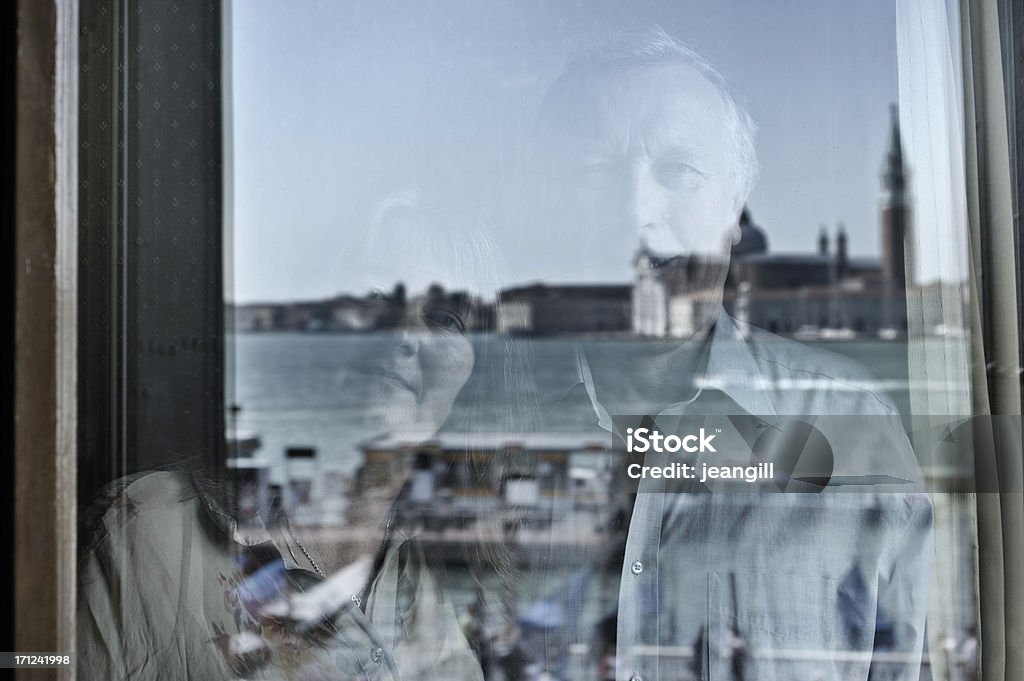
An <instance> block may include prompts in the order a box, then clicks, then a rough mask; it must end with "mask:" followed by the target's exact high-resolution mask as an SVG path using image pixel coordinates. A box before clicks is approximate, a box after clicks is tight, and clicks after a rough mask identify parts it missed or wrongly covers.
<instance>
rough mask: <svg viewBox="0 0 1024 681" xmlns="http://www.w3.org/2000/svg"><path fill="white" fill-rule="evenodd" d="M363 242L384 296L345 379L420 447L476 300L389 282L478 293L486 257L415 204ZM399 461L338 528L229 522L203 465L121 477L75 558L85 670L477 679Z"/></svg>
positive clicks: (462, 233) (446, 388) (135, 674)
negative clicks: (449, 284) (408, 293)
mask: <svg viewBox="0 0 1024 681" xmlns="http://www.w3.org/2000/svg"><path fill="white" fill-rule="evenodd" d="M369 234H370V236H369V246H368V247H367V249H366V253H365V254H363V258H364V259H366V260H367V264H368V265H369V267H368V268H367V269H369V270H372V271H373V272H374V274H375V275H376V276H377V278H378V280H379V282H380V283H381V284H383V285H384V286H385V288H384V289H383V290H391V291H393V293H392V294H390V295H388V296H382V298H386V300H382V303H381V309H383V310H384V312H383V313H382V314H383V315H384V317H383V318H382V319H383V320H384V321H383V322H382V323H383V324H386V325H390V326H391V327H392V328H391V330H390V331H389V332H388V333H386V334H379V335H377V336H374V338H375V339H377V341H378V342H368V343H366V344H365V346H366V347H365V352H364V353H363V354H362V355H360V356H359V357H358V358H357V360H356V361H354V362H353V365H352V366H351V367H350V369H351V371H350V372H349V379H348V381H347V382H346V387H347V389H351V390H358V391H360V394H361V395H363V396H364V398H365V418H366V419H367V421H368V428H370V429H371V430H373V431H377V432H381V433H385V432H387V433H393V434H394V433H401V434H402V437H403V441H404V442H407V443H412V444H413V445H415V443H416V442H422V441H424V440H426V439H427V438H429V437H430V436H432V435H433V434H434V433H435V432H436V431H437V429H438V428H439V427H440V426H441V424H442V423H443V422H444V421H445V420H446V419H448V418H449V416H450V415H451V412H452V407H453V404H454V403H455V400H456V397H457V395H458V394H459V391H460V390H461V389H462V388H463V386H464V385H465V384H466V382H467V380H468V379H469V378H470V375H471V373H472V372H473V368H474V365H475V364H476V362H477V352H476V350H475V348H474V343H473V342H472V340H471V338H470V337H469V335H468V333H467V329H468V328H469V324H470V319H469V315H470V314H471V313H472V305H471V301H470V298H469V297H468V296H457V295H454V296H453V295H447V294H444V293H443V291H442V290H441V289H440V288H439V287H432V288H431V290H430V291H429V292H428V294H427V295H424V296H421V297H418V298H415V299H413V300H408V301H406V300H401V298H403V297H404V296H403V295H402V291H401V288H399V287H395V285H394V282H397V281H402V280H406V279H408V280H411V281H420V280H426V281H456V282H467V281H468V282H469V283H468V285H469V286H472V287H474V288H476V290H486V288H487V287H486V285H485V283H486V282H488V281H492V277H493V276H494V271H495V263H494V253H493V251H492V249H491V248H490V245H489V242H488V241H487V239H486V238H485V237H484V236H483V235H482V234H481V233H480V230H479V229H478V226H477V225H474V224H473V221H472V220H463V221H460V220H459V219H452V218H451V216H450V215H449V214H447V213H446V212H444V211H436V210H430V209H427V208H424V207H423V206H421V205H419V203H418V201H417V200H416V199H415V198H414V197H411V196H406V197H398V198H396V199H392V200H390V201H388V202H387V203H385V204H383V205H382V207H381V209H380V210H379V211H378V212H377V215H376V216H375V219H374V220H373V224H372V227H371V229H370V230H369ZM410 255H415V257H414V258H410V257H409V256H410ZM389 270H392V271H389ZM417 270H418V271H417ZM425 275H426V276H425ZM474 277H475V279H474ZM388 314H391V315H392V317H391V319H390V320H388V319H387V318H386V317H387V315H388ZM494 345H495V347H498V348H499V352H502V353H504V356H503V357H502V358H499V360H500V361H499V362H498V364H500V365H503V366H502V369H501V370H499V371H498V372H497V374H499V375H501V376H503V377H504V378H505V380H508V378H509V377H510V376H512V377H513V379H515V380H518V378H521V376H518V378H517V376H516V375H517V374H521V373H522V371H521V367H522V364H521V363H520V364H519V365H517V366H518V367H519V368H518V369H510V367H512V366H513V365H516V362H514V361H512V360H511V359H510V357H511V356H510V355H509V354H508V353H507V351H506V346H504V345H502V344H498V343H496V344H494ZM492 359H493V358H492ZM491 363H492V364H493V362H491ZM506 387H507V386H491V388H490V389H491V390H502V389H505V388H506ZM511 411H514V410H511ZM511 411H510V412H509V413H511ZM462 418H465V417H464V416H463V417H462ZM407 465H408V463H407V462H406V461H405V459H403V458H396V460H395V461H394V462H393V465H392V466H391V467H390V470H391V475H389V476H388V477H387V478H386V479H383V480H381V479H375V480H372V481H363V482H365V486H363V485H355V486H354V489H353V490H352V498H351V500H350V511H349V514H348V521H349V524H348V526H347V527H346V528H344V531H343V532H340V533H334V534H333V535H332V534H331V533H329V532H325V531H322V530H320V531H318V530H317V529H316V528H310V527H301V526H297V525H295V524H293V523H292V522H290V520H289V518H288V514H287V509H286V508H281V507H279V508H278V510H277V512H276V513H275V514H274V517H272V518H266V519H260V518H247V519H240V518H238V517H237V504H235V503H233V501H232V494H231V490H230V489H224V487H223V486H217V485H216V484H211V483H210V477H211V475H210V473H209V472H206V473H198V472H197V471H196V470H194V469H192V470H187V467H183V468H182V469H179V470H173V471H164V472H156V473H148V474H145V475H141V476H134V477H132V478H130V479H125V480H122V481H119V482H118V483H117V484H115V485H113V486H112V488H111V489H110V490H109V493H108V495H107V496H106V499H105V505H104V506H103V509H104V510H103V512H102V513H101V514H100V515H99V516H98V522H97V523H96V531H95V534H94V535H93V538H92V540H91V542H90V544H89V546H88V548H87V550H86V552H85V554H84V565H83V569H82V572H81V575H82V579H81V599H80V607H79V629H78V631H79V644H80V645H79V653H80V672H81V673H82V675H83V678H103V679H106V678H119V679H156V678H193V677H194V678H205V679H217V678H234V677H236V676H239V675H244V676H247V677H256V678H363V677H372V678H378V677H380V678H387V677H391V678H416V679H428V678H445V679H451V678H455V679H480V678H482V670H481V667H480V664H479V662H478V661H477V659H476V657H475V656H474V654H473V652H472V650H471V648H470V645H469V643H468V642H467V640H466V637H465V636H464V635H463V633H462V631H461V630H460V626H459V621H458V616H457V613H456V612H455V609H454V607H453V605H452V602H451V598H450V596H449V595H448V593H447V591H446V588H445V587H446V584H445V582H446V579H445V576H444V574H443V566H438V565H432V564H430V563H429V561H427V560H426V557H425V554H424V551H423V549H422V547H421V546H420V544H419V543H418V542H417V541H416V539H415V534H414V532H413V531H411V529H410V528H409V527H407V526H406V524H404V523H402V522H397V521H396V514H395V509H396V508H397V507H398V504H397V503H396V500H398V499H399V498H400V495H401V492H402V489H403V486H404V484H405V481H406V478H407V470H406V468H407ZM240 520H243V522H239V521H240ZM481 555H483V552H482V553H481ZM496 555H498V556H499V558H497V560H500V554H496ZM489 558H492V559H493V558H494V556H489ZM339 675H340V676H339Z"/></svg>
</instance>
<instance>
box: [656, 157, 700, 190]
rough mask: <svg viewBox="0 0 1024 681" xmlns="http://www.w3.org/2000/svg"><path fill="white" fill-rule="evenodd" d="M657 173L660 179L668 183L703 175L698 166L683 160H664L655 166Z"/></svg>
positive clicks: (693, 178)
mask: <svg viewBox="0 0 1024 681" xmlns="http://www.w3.org/2000/svg"><path fill="white" fill-rule="evenodd" d="M655 173H657V176H658V181H659V182H661V183H662V184H667V185H671V184H676V183H679V182H684V181H688V180H696V179H699V178H701V177H703V174H702V173H701V172H700V171H699V170H697V168H696V167H694V166H692V165H690V164H689V163H684V162H682V161H663V162H661V163H659V164H658V165H657V166H656V167H655Z"/></svg>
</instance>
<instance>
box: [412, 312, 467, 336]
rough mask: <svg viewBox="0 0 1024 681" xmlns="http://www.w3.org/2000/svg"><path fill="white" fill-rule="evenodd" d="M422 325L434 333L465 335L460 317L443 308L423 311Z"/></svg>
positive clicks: (464, 328)
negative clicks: (443, 332)
mask: <svg viewBox="0 0 1024 681" xmlns="http://www.w3.org/2000/svg"><path fill="white" fill-rule="evenodd" d="M423 323H424V324H426V325H427V327H428V328H431V329H434V330H436V331H450V332H453V333H466V323H465V322H464V321H463V319H462V317H460V316H459V315H457V314H455V313H454V312H452V311H451V310H448V309H445V308H431V309H429V310H424V311H423Z"/></svg>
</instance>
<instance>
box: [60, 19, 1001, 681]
mask: <svg viewBox="0 0 1024 681" xmlns="http://www.w3.org/2000/svg"><path fill="white" fill-rule="evenodd" d="M88 4H89V5H90V8H91V9H94V10H95V11H90V12H84V11H83V17H88V18H87V19H84V23H85V26H84V31H83V47H82V49H83V63H84V64H86V65H87V68H86V69H85V70H84V71H83V75H82V90H83V103H84V104H85V105H86V106H85V107H84V108H83V114H82V134H81V139H82V140H83V142H84V143H85V146H83V153H82V159H83V160H82V172H81V175H82V178H83V187H82V197H83V198H82V213H83V232H82V234H83V235H82V253H83V257H85V258H86V259H87V260H86V261H85V264H86V267H84V268H83V269H84V270H85V273H84V275H83V284H82V286H83V292H84V293H85V296H84V298H83V302H82V308H81V309H82V314H81V318H82V319H83V320H84V323H85V330H84V332H83V337H82V347H83V358H84V361H83V365H84V366H87V367H88V368H87V369H86V370H85V371H84V373H83V376H82V385H81V391H82V393H81V394H82V404H83V407H82V409H83V418H82V422H83V435H82V437H83V451H84V454H83V457H84V458H83V461H84V466H83V470H84V473H83V476H82V478H81V481H80V488H81V490H82V498H83V499H86V498H89V499H92V498H94V497H95V495H96V492H97V490H99V489H100V488H102V487H103V486H104V485H105V484H107V483H110V482H111V481H114V480H115V479H116V480H118V482H116V483H114V485H113V486H112V487H107V488H106V492H105V493H104V494H103V495H101V496H100V497H99V500H98V501H97V502H95V503H93V504H92V511H91V512H90V513H87V514H83V515H85V516H86V518H87V525H86V527H85V528H84V532H85V533H86V534H84V535H83V536H84V537H85V538H86V540H87V541H86V550H85V552H84V553H83V568H82V589H81V591H82V603H81V604H80V617H79V627H80V640H82V641H83V645H82V648H81V653H80V656H81V658H82V663H81V669H82V672H83V674H86V677H87V678H91V677H92V676H95V677H96V678H100V677H104V678H105V676H106V675H107V672H110V674H113V675H116V674H121V675H126V676H128V677H130V678H136V677H137V678H148V677H149V676H153V677H154V678H155V677H158V676H159V675H160V673H168V670H170V673H172V674H173V675H174V676H176V677H181V678H184V677H185V676H186V675H188V674H192V675H194V674H195V670H196V669H202V670H203V673H204V674H206V675H209V676H211V678H219V677H225V678H226V677H227V676H231V675H234V676H255V677H259V678H291V677H297V678H307V677H308V678H319V676H317V675H323V676H324V677H329V676H337V675H338V674H339V672H340V673H341V674H342V675H343V676H344V675H345V674H349V675H352V676H355V675H357V674H366V675H367V676H373V677H376V676H377V675H381V676H392V677H395V678H434V677H437V678H440V677H441V676H442V675H443V676H445V677H450V676H451V675H452V674H455V675H456V676H457V677H459V678H466V679H480V678H484V679H489V680H490V679H517V678H563V679H593V678H600V679H611V678H616V679H641V678H671V679H707V678H712V679H714V678H758V679H761V678H779V679H783V678H784V679H792V678H805V677H807V678H835V679H857V678H862V679H867V678H916V677H918V676H919V675H920V676H921V677H923V678H929V677H930V678H945V679H958V680H959V679H971V678H975V675H976V673H977V660H978V650H979V633H978V627H977V624H978V621H979V613H978V612H977V606H976V603H977V599H978V594H977V587H976V583H977V581H978V575H977V570H976V561H977V556H976V551H975V546H976V545H977V520H976V506H977V504H976V492H986V493H987V492H1000V491H1020V490H1013V489H1008V488H1005V487H1004V486H1002V482H1003V481H1001V480H1000V481H998V482H996V483H995V486H994V487H992V488H991V489H990V488H989V487H985V488H982V487H981V486H979V485H980V483H976V481H975V469H976V468H979V469H980V468H982V467H983V459H984V455H983V454H981V453H979V451H978V450H977V444H978V442H979V441H980V440H979V438H980V435H979V433H984V434H988V435H991V434H992V433H995V434H996V435H995V437H996V438H998V437H1001V436H1002V435H1006V436H1007V437H1011V438H1012V437H1013V436H1014V432H1016V433H1017V437H1019V419H1018V421H1017V422H1016V425H1015V424H1014V423H1007V422H1001V421H997V420H988V421H984V422H981V421H979V420H978V419H976V418H972V417H974V416H976V415H977V413H980V412H979V410H978V408H977V404H978V392H977V391H978V390H982V391H984V389H985V386H984V385H981V386H980V388H979V384H978V381H977V377H976V376H974V377H972V366H973V365H974V364H975V363H976V362H977V360H976V348H977V347H978V344H979V343H980V342H982V341H984V340H985V339H984V338H982V337H978V336H977V335H975V336H972V333H974V334H977V333H978V330H980V329H982V328H983V325H982V324H981V323H980V321H979V320H980V312H979V299H978V297H977V295H976V294H972V287H971V284H970V282H971V281H972V277H974V278H977V277H978V276H983V275H981V274H979V273H978V272H977V271H975V269H976V268H975V269H972V267H970V266H969V263H970V262H971V257H972V254H973V251H972V248H973V245H972V244H973V241H972V235H973V234H974V232H972V227H971V225H972V222H971V217H970V215H971V214H970V210H969V206H970V201H971V195H972V194H971V192H972V191H974V189H972V180H971V176H970V174H969V173H968V171H967V167H968V160H967V158H966V156H965V153H966V152H965V148H966V142H965V139H966V137H965V136H966V134H967V131H968V129H969V127H970V126H969V125H968V124H967V123H966V122H965V113H964V106H963V102H964V99H965V92H964V90H965V85H964V76H963V73H962V69H961V62H960V59H961V56H960V55H961V54H962V45H961V38H960V36H961V25H960V21H961V17H960V16H959V13H958V9H957V8H956V6H955V5H954V4H952V3H947V5H948V6H946V7H934V6H930V7H929V8H924V9H916V8H915V9H912V10H910V11H909V12H903V11H902V10H901V13H899V14H898V13H897V11H896V8H895V7H893V6H892V5H891V3H867V4H864V3H856V4H855V6H848V4H841V3H828V4H822V3H797V4H790V5H787V6H785V7H779V6H773V7H771V8H766V7H765V8H761V7H751V6H749V4H748V3H739V2H731V1H730V2H717V3H698V2H686V3H683V4H679V3H650V4H648V5H645V6H644V7H633V6H628V7H627V6H625V5H622V4H621V3H615V2H601V3H596V4H594V3H587V4H586V5H580V6H576V5H571V4H554V5H552V4H544V3H542V4H540V5H536V6H522V5H507V4H506V5H494V6H490V7H483V6H481V7H475V6H460V7H459V8H458V9H456V8H454V7H437V6H433V5H430V6H423V7H419V6H416V5H408V6H401V7H400V6H396V5H388V6H384V5H379V4H373V3H371V4H367V5H348V4H337V3H315V2H303V3H287V4H282V3H276V2H265V1H263V0H250V1H248V2H244V3H226V4H224V5H221V4H220V3H192V4H182V5H177V4H175V5H164V4H162V3H139V4H138V5H137V6H136V5H132V6H131V7H129V8H125V7H123V6H122V5H120V4H116V3H102V2H93V3H88ZM976 259H977V258H976ZM987 266H988V264H987V263H986V262H984V261H982V262H981V264H980V266H978V267H981V268H982V270H984V268H985V267H987ZM972 295H974V297H973V298H972ZM972 329H973V330H974V331H973V332H972ZM1015 427H1016V428H1017V429H1018V430H1017V431H1014V428H1015ZM125 476H129V477H125ZM156 574H160V575H163V577H161V579H160V580H156V579H155V577H154V575H156ZM115 582H116V588H115ZM111 642H113V643H111ZM168 651H169V652H168ZM186 659H187V660H188V664H189V669H187V670H186V669H185V668H184V667H182V666H181V665H182V664H183V663H182V660H186ZM133 674H134V675H135V676H132V675H133Z"/></svg>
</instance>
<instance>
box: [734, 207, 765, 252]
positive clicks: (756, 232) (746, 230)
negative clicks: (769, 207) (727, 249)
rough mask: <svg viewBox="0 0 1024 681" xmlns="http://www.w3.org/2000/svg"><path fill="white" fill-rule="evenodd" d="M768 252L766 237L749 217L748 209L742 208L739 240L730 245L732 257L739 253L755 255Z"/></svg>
mask: <svg viewBox="0 0 1024 681" xmlns="http://www.w3.org/2000/svg"><path fill="white" fill-rule="evenodd" d="M767 252H768V237H766V236H765V235H764V231H763V230H762V229H761V228H760V227H758V226H757V225H755V224H754V221H753V220H752V219H751V217H750V211H749V210H747V209H746V208H744V209H743V214H742V215H740V240H739V241H738V242H736V243H735V244H733V246H732V257H734V258H735V257H736V256H741V255H756V254H758V253H767Z"/></svg>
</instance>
